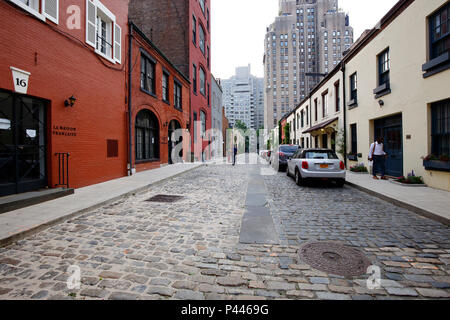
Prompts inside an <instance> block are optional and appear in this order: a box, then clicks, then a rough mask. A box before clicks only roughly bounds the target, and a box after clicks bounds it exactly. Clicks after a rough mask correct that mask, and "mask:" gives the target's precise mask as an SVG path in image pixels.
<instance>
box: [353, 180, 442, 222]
mask: <svg viewBox="0 0 450 320" xmlns="http://www.w3.org/2000/svg"><path fill="white" fill-rule="evenodd" d="M346 180H347V184H348V185H350V186H352V187H355V188H357V189H359V190H361V191H364V192H366V193H369V194H371V195H373V196H375V197H378V198H381V199H383V200H386V201H388V202H391V203H393V204H395V205H397V206H399V207H403V208H405V209H408V210H411V211H413V212H415V213H417V214H419V215H422V216H425V217H427V218H430V219H433V220H436V221H439V222H441V223H443V224H446V225H450V192H447V191H443V190H438V189H433V188H429V187H408V186H401V185H397V184H394V183H392V182H390V181H384V180H374V179H372V176H371V175H370V174H356V173H352V172H350V171H347V177H346Z"/></svg>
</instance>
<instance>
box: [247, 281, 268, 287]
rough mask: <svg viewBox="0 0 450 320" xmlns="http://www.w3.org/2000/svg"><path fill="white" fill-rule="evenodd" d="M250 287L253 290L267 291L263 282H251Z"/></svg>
mask: <svg viewBox="0 0 450 320" xmlns="http://www.w3.org/2000/svg"><path fill="white" fill-rule="evenodd" d="M248 287H249V288H251V289H266V285H265V284H264V282H262V281H254V280H253V281H250V282H249V284H248Z"/></svg>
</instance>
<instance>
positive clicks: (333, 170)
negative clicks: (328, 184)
mask: <svg viewBox="0 0 450 320" xmlns="http://www.w3.org/2000/svg"><path fill="white" fill-rule="evenodd" d="M286 172H287V175H288V176H294V177H295V182H296V183H297V185H299V186H300V185H302V184H303V183H304V182H305V180H310V179H316V180H324V181H325V180H328V181H335V182H336V184H337V185H338V186H339V187H343V186H344V184H345V173H346V170H345V164H344V162H343V161H341V160H340V159H339V158H338V156H337V155H336V153H335V152H334V151H333V150H330V149H300V150H298V151H297V152H296V153H295V154H294V155H293V156H292V157H291V158H290V159H289V160H288V165H287V170H286Z"/></svg>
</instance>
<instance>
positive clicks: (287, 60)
mask: <svg viewBox="0 0 450 320" xmlns="http://www.w3.org/2000/svg"><path fill="white" fill-rule="evenodd" d="M279 6H280V14H279V16H278V17H276V18H275V22H274V23H273V24H271V25H270V26H269V27H268V28H267V33H266V37H265V41H264V46H265V47H264V52H265V54H264V86H265V90H264V123H265V127H266V128H267V129H272V128H274V127H275V126H276V125H277V123H278V121H279V120H280V119H281V118H282V117H283V115H284V114H286V113H287V112H289V111H291V110H292V109H293V108H294V107H295V106H296V105H297V104H298V103H300V102H301V101H302V100H303V99H304V98H305V97H306V96H307V94H308V93H309V91H310V90H311V89H313V88H314V86H315V85H317V84H318V83H319V82H320V81H321V79H322V77H323V76H321V74H322V75H323V74H326V73H328V72H329V71H330V70H332V69H333V68H334V67H335V65H336V64H338V63H339V61H340V60H341V59H342V55H343V53H344V52H345V51H346V50H347V49H348V48H350V46H351V45H352V43H353V28H352V27H351V26H350V24H349V17H348V15H346V14H345V13H344V12H343V11H342V10H340V9H339V7H338V0H279Z"/></svg>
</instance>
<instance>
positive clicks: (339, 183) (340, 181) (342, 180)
mask: <svg viewBox="0 0 450 320" xmlns="http://www.w3.org/2000/svg"><path fill="white" fill-rule="evenodd" d="M344 184H345V179H339V180H337V181H336V185H337V186H338V187H339V188H342V187H344Z"/></svg>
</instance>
